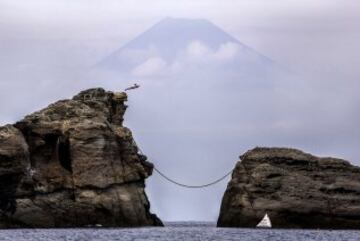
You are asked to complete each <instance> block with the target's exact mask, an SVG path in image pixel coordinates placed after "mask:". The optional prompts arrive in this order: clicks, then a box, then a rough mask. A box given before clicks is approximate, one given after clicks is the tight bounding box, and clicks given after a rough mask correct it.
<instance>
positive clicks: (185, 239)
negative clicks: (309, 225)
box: [0, 222, 360, 241]
mask: <svg viewBox="0 0 360 241" xmlns="http://www.w3.org/2000/svg"><path fill="white" fill-rule="evenodd" d="M165 225H166V227H163V228H132V229H129V228H84V229H16V230H8V229H6V230H0V240H1V241H53V240H54V241H58V240H59V241H60V240H61V241H63V240H64V241H112V240H121V241H130V240H131V241H143V240H144V241H145V240H146V241H153V240H159V241H167V240H169V241H170V240H175V241H193V240H194V241H195V240H199V241H200V240H214V241H215V240H216V241H221V240H225V241H227V240H228V241H232V240H241V241H260V240H261V241H272V240H274V241H275V240H277V241H287V240H293V241H310V240H314V241H360V231H345V230H343V231H339V230H338V231H332V230H279V229H269V230H265V229H246V228H216V227H215V224H213V223H204V222H171V223H166V224H165Z"/></svg>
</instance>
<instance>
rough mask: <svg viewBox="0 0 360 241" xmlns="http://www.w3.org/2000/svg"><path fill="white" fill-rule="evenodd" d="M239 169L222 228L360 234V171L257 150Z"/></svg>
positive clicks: (331, 161)
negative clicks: (268, 225) (266, 224)
mask: <svg viewBox="0 0 360 241" xmlns="http://www.w3.org/2000/svg"><path fill="white" fill-rule="evenodd" d="M240 158H241V161H240V162H238V163H237V164H236V167H235V169H234V172H233V175H232V179H231V181H230V183H229V184H228V187H227V189H226V192H225V195H224V197H223V201H222V205H221V211H220V216H219V219H218V226H220V227H255V226H256V224H257V223H258V222H259V221H260V220H261V219H262V218H263V216H264V215H265V213H267V214H268V215H269V217H270V219H271V221H272V223H273V227H275V228H326V229H340V228H341V229H359V228H360V168H359V167H356V166H352V165H350V164H349V162H347V161H344V160H341V159H335V158H319V157H315V156H313V155H310V154H307V153H304V152H302V151H299V150H295V149H287V148H255V149H253V150H250V151H248V152H246V153H245V154H244V155H242V156H241V157H240Z"/></svg>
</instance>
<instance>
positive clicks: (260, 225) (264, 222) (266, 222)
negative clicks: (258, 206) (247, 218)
mask: <svg viewBox="0 0 360 241" xmlns="http://www.w3.org/2000/svg"><path fill="white" fill-rule="evenodd" d="M256 227H257V228H271V220H270V218H269V216H268V215H267V213H266V214H265V216H264V217H263V219H262V220H261V221H260V223H258V225H256Z"/></svg>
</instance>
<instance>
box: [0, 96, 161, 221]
mask: <svg viewBox="0 0 360 241" xmlns="http://www.w3.org/2000/svg"><path fill="white" fill-rule="evenodd" d="M126 100H127V96H126V94H125V93H112V92H106V91H104V90H103V89H90V90H86V91H83V92H81V93H79V94H78V95H76V96H75V97H74V98H73V99H71V100H62V101H58V102H56V103H54V104H51V105H49V106H48V107H47V108H45V109H43V110H41V111H39V112H35V113H33V114H31V115H29V116H26V117H25V118H24V119H23V120H21V121H19V122H17V123H16V124H14V125H7V126H4V127H1V128H0V180H1V182H0V227H3V228H11V227H82V226H88V225H97V224H101V225H102V226H145V225H147V226H149V225H162V224H161V221H160V220H159V219H158V218H157V217H156V216H155V215H154V214H151V213H150V212H149V208H150V204H149V201H148V199H147V196H146V194H145V191H144V188H145V184H144V180H145V178H147V177H148V176H150V175H151V174H152V169H153V165H152V164H151V163H149V162H147V161H146V157H145V156H144V155H142V154H139V149H138V147H137V146H136V144H135V142H134V139H133V137H132V134H131V132H130V130H129V129H127V128H126V127H124V126H123V125H122V122H123V115H124V113H125V110H126V105H125V104H124V102H125V101H126Z"/></svg>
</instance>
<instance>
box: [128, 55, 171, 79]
mask: <svg viewBox="0 0 360 241" xmlns="http://www.w3.org/2000/svg"><path fill="white" fill-rule="evenodd" d="M166 67H167V64H166V61H165V60H163V59H162V58H160V57H155V58H149V59H148V60H146V61H145V62H143V63H142V64H140V65H138V66H136V67H135V68H134V69H133V70H132V71H131V73H132V75H134V76H156V75H163V74H164V70H165V68H166Z"/></svg>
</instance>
